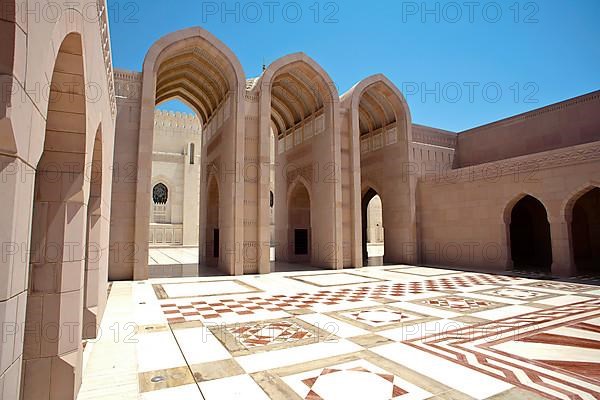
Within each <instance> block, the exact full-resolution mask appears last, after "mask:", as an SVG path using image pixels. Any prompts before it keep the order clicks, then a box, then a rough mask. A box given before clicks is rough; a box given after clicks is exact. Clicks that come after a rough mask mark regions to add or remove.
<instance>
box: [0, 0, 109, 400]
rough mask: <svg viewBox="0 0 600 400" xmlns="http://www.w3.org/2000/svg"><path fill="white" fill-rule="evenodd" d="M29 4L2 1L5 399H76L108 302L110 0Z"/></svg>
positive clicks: (1, 347) (0, 216)
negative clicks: (86, 349) (50, 6)
mask: <svg viewBox="0 0 600 400" xmlns="http://www.w3.org/2000/svg"><path fill="white" fill-rule="evenodd" d="M31 3H33V2H27V1H17V2H11V1H2V2H1V4H0V5H1V6H2V19H0V32H2V35H1V36H2V44H1V45H0V80H1V81H2V96H0V158H1V163H2V164H1V165H2V166H1V172H0V173H1V177H2V180H1V184H0V185H1V192H2V208H1V211H0V226H1V227H2V228H1V229H0V241H1V242H2V246H3V248H2V264H1V267H0V324H1V326H2V334H3V337H4V340H3V341H2V343H1V344H0V355H1V357H0V360H1V362H0V382H1V384H0V390H1V393H0V398H2V399H11V400H12V399H19V398H20V396H21V398H23V399H26V400H29V399H32V400H33V399H35V400H38V399H42V398H44V399H72V398H74V397H75V395H76V393H77V391H78V388H79V385H80V381H81V365H82V339H86V338H90V337H94V336H95V335H96V333H97V332H96V326H97V323H99V321H100V319H101V318H102V314H103V312H104V307H105V304H106V290H107V274H108V264H109V259H108V255H109V254H108V245H109V228H110V218H111V215H110V212H111V206H110V204H111V203H110V198H111V192H112V172H111V169H112V166H113V149H114V128H115V118H116V107H115V93H114V83H113V72H112V61H111V54H110V47H109V46H110V44H109V43H110V42H109V40H108V39H109V32H108V25H107V17H106V10H105V4H104V2H103V1H99V2H96V1H93V2H90V3H89V4H82V3H69V2H62V1H58V2H55V5H56V7H55V8H54V11H59V12H58V14H57V15H56V18H52V19H50V18H40V16H39V15H36V13H35V8H33V10H34V11H32V12H28V10H29V9H30V8H29V6H33V4H31ZM74 4H76V5H74ZM38 5H39V4H38ZM85 6H92V7H93V9H98V10H99V11H100V13H99V14H98V15H95V16H94V17H93V18H92V17H91V16H90V14H89V13H88V14H86V17H84V7H85ZM88 10H89V7H88ZM38 11H39V8H38ZM40 12H41V11H40Z"/></svg>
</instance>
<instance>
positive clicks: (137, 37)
mask: <svg viewBox="0 0 600 400" xmlns="http://www.w3.org/2000/svg"><path fill="white" fill-rule="evenodd" d="M108 4H109V17H110V24H111V25H110V29H111V36H112V49H113V63H114V65H115V67H120V68H126V69H132V70H138V71H140V70H141V66H142V62H143V60H144V56H145V54H146V51H147V50H148V48H149V47H150V46H151V45H152V43H153V42H154V41H156V40H157V39H158V38H160V37H161V36H163V35H165V34H167V33H169V32H172V31H175V30H179V29H183V28H186V27H189V26H201V27H203V28H205V29H207V30H209V31H210V32H211V33H213V34H214V35H215V36H217V37H218V38H219V39H220V40H222V41H223V42H224V43H225V44H226V45H228V46H229V47H230V48H231V49H232V50H233V52H234V53H235V54H236V55H237V56H238V58H239V59H240V62H241V63H242V66H243V68H244V71H245V73H246V76H247V77H253V76H257V75H259V74H260V72H261V67H262V63H263V60H264V62H266V63H267V64H269V63H271V62H273V61H274V60H276V59H277V58H279V57H282V56H284V55H286V54H289V53H293V52H297V51H303V52H305V53H307V54H308V55H309V56H311V57H312V58H314V59H315V60H316V61H317V62H318V63H320V64H321V65H322V66H323V67H324V68H325V70H326V71H327V72H328V73H329V75H330V76H331V78H332V79H333V81H334V82H335V84H336V86H337V87H338V90H339V92H340V94H342V93H344V92H346V91H347V90H348V89H349V88H350V87H352V86H353V85H354V84H355V83H356V82H358V81H359V80H361V79H362V78H364V77H367V76H369V75H372V74H374V73H384V74H385V75H387V76H388V77H389V78H390V79H391V80H392V81H393V82H394V83H395V84H396V85H397V86H398V87H399V88H400V89H401V90H403V92H404V94H405V97H406V98H407V101H408V103H409V105H410V107H411V112H412V117H413V122H415V123H418V124H424V125H429V126H434V127H437V128H442V129H448V130H452V131H462V130H465V129H469V128H471V127H474V126H478V125H482V124H485V123H488V122H492V121H495V120H498V119H501V118H505V117H509V116H511V115H514V114H518V113H521V112H525V111H528V110H532V109H535V108H539V107H542V106H544V105H548V104H551V103H555V102H558V101H561V100H565V99H568V98H571V97H575V96H578V95H581V94H585V93H588V92H591V91H594V90H598V89H600V45H599V44H598V40H599V39H600V23H598V21H599V20H600V1H598V0H574V1H570V2H566V1H564V0H538V1H534V2H530V1H522V2H517V1H513V0H508V1H504V0H498V1H495V2H494V1H489V2H488V1H482V2H479V1H471V2H469V1H462V0H461V1H415V2H413V1H393V0H375V1H369V2H365V1H358V0H357V1H355V0H343V1H337V2H330V1H321V2H317V1H314V0H310V1H286V0H281V1H269V0H266V1H260V0H259V1H256V2H251V1H244V2H233V1H225V2H223V1H215V2H213V1H200V0H196V1H187V0H172V1H156V0H146V1H141V0H138V1H135V2H128V1H126V0H118V1H116V0H108ZM166 107H167V108H168V107H171V108H174V109H181V106H180V105H178V104H173V103H171V104H170V105H168V106H166Z"/></svg>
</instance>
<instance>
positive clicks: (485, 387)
mask: <svg viewBox="0 0 600 400" xmlns="http://www.w3.org/2000/svg"><path fill="white" fill-rule="evenodd" d="M371 351H373V352H374V353H377V354H379V355H380V356H382V357H385V358H388V359H390V360H392V361H395V362H397V363H399V364H401V365H403V366H405V367H407V368H410V369H412V370H414V371H416V372H418V373H421V374H423V375H425V376H427V377H429V378H431V379H434V380H436V381H438V382H441V383H443V384H444V385H446V386H449V387H451V388H453V389H455V390H458V391H460V392H463V393H465V394H467V395H469V396H471V397H474V398H476V399H487V398H488V397H491V396H494V395H497V394H499V393H502V392H504V391H506V390H509V389H511V388H512V387H513V386H512V385H509V384H508V383H505V382H502V381H500V380H498V379H494V378H492V377H490V376H488V375H484V374H482V373H480V372H477V371H474V370H472V369H469V368H467V367H463V366H462V365H458V364H455V363H452V362H450V361H447V360H445V359H443V358H440V357H436V356H434V355H431V354H429V353H426V352H423V351H420V350H417V349H415V348H413V347H410V346H407V345H405V344H402V343H392V344H387V345H384V346H380V347H375V348H372V349H371ZM407 360H410V362H407Z"/></svg>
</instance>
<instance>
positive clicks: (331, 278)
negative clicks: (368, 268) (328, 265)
mask: <svg viewBox="0 0 600 400" xmlns="http://www.w3.org/2000/svg"><path fill="white" fill-rule="evenodd" d="M296 278H298V279H301V280H302V281H304V282H308V283H312V284H314V285H319V286H336V285H353V284H360V283H373V282H374V281H376V280H375V279H374V278H370V277H368V276H360V275H354V274H349V273H327V274H319V275H306V276H297V277H296ZM377 281H378V280H377ZM378 282H379V281H378Z"/></svg>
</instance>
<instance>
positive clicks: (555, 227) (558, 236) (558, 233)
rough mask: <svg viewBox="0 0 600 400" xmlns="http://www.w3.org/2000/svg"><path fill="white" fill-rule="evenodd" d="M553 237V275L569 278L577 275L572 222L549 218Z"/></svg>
mask: <svg viewBox="0 0 600 400" xmlns="http://www.w3.org/2000/svg"><path fill="white" fill-rule="evenodd" d="M549 220H550V234H551V237H552V275H556V276H561V277H569V276H573V275H575V272H576V268H575V260H574V258H573V248H572V246H571V221H567V220H566V219H564V218H559V217H555V218H552V217H551V218H549Z"/></svg>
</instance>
